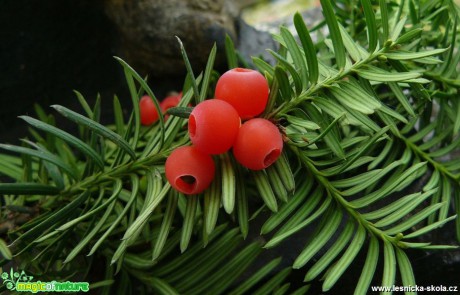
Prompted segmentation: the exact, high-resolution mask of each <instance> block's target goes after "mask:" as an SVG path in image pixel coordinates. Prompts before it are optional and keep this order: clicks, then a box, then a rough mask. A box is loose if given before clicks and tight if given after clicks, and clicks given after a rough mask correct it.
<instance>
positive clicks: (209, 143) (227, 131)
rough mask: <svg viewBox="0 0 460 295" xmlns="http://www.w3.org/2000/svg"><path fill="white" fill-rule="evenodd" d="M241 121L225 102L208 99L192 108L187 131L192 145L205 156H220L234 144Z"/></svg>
mask: <svg viewBox="0 0 460 295" xmlns="http://www.w3.org/2000/svg"><path fill="white" fill-rule="evenodd" d="M240 125H241V120H240V117H239V116H238V113H237V111H236V110H235V109H234V108H233V107H232V106H231V105H230V104H229V103H227V102H225V101H223V100H219V99H209V100H205V101H203V102H201V103H199V104H198V105H197V106H195V107H194V108H193V111H192V113H191V114H190V117H189V120H188V131H189V134H190V140H191V141H192V143H193V145H194V146H195V147H196V148H197V149H199V150H200V151H202V152H204V153H207V154H213V155H215V154H222V153H224V152H226V151H228V150H229V149H230V148H231V147H232V145H233V143H234V142H235V139H236V136H237V134H238V129H239V128H240Z"/></svg>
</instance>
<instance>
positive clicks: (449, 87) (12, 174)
mask: <svg viewBox="0 0 460 295" xmlns="http://www.w3.org/2000/svg"><path fill="white" fill-rule="evenodd" d="M356 4H359V5H356ZM321 5H322V10H323V13H324V22H322V23H320V24H319V25H318V26H316V27H314V28H309V26H308V24H305V22H304V20H303V19H302V16H301V15H300V14H296V15H294V28H293V29H295V30H289V29H288V28H287V27H280V30H279V33H278V34H275V35H274V36H273V38H274V40H276V41H277V42H278V43H279V45H280V46H279V50H277V51H276V52H275V51H270V53H271V54H272V55H273V56H274V57H275V59H276V61H277V62H276V64H275V65H270V64H268V63H267V62H266V61H264V60H263V59H261V58H258V57H254V58H253V60H252V61H253V64H254V65H255V67H256V68H257V69H258V70H260V71H261V72H262V73H264V74H265V76H266V78H267V79H268V81H269V83H270V86H271V92H270V98H269V100H270V101H269V106H268V108H267V110H266V112H265V113H264V114H263V116H264V117H265V118H268V119H270V120H272V121H274V122H277V124H278V126H279V128H280V129H281V130H282V131H283V132H284V134H285V149H284V151H283V155H282V157H281V158H280V160H279V161H277V162H276V163H275V164H274V165H272V166H270V167H269V168H268V169H266V170H263V171H256V172H249V171H247V170H245V169H243V168H242V167H241V166H239V165H237V164H236V162H235V161H234V159H233V156H232V155H231V154H225V155H222V156H219V157H216V158H215V160H216V163H217V165H218V169H217V170H218V173H217V175H216V180H215V181H214V182H213V183H212V186H211V187H210V188H209V189H208V190H207V191H205V192H204V193H203V194H202V195H194V196H184V195H182V194H180V193H178V192H176V191H174V190H172V189H171V188H170V185H169V184H168V183H167V182H166V180H165V178H164V162H165V159H166V157H167V156H168V154H169V153H170V152H171V151H172V150H173V149H174V148H176V147H178V146H181V145H185V144H189V140H188V137H187V131H186V129H184V126H185V125H186V123H187V119H186V114H187V112H185V111H184V110H186V111H187V110H188V109H186V108H185V107H187V106H188V105H189V104H190V103H192V104H195V103H197V102H199V101H202V100H203V99H205V98H206V97H209V96H210V95H212V89H213V87H212V86H213V83H214V81H215V79H216V76H217V75H218V73H217V72H215V71H214V70H213V63H214V58H215V55H216V50H215V48H213V49H212V50H211V52H210V55H209V60H208V65H207V67H206V69H204V71H203V73H201V74H200V75H198V76H196V77H195V76H194V75H193V72H192V68H191V66H190V63H189V62H188V60H187V54H186V51H185V49H184V47H183V46H182V44H181V48H182V54H183V55H184V59H185V61H186V65H187V71H188V73H189V75H188V78H187V79H186V81H185V83H184V89H183V93H184V95H183V98H182V100H181V102H180V105H179V107H183V108H177V109H175V110H174V109H173V110H171V113H172V114H173V115H172V116H170V117H169V119H168V120H167V121H166V122H164V121H163V117H161V118H160V120H159V123H158V124H156V125H154V126H153V127H149V128H147V127H142V126H141V125H140V120H139V107H138V101H139V98H140V97H141V96H142V95H143V94H144V93H145V94H147V95H150V96H151V97H153V98H155V95H154V93H153V91H152V90H151V89H150V87H149V86H148V84H147V82H146V80H145V79H143V78H142V77H141V76H139V75H138V74H137V73H136V72H135V70H134V69H132V68H131V67H130V66H129V65H128V64H127V63H126V62H124V61H123V60H121V59H119V58H117V60H118V62H119V63H120V65H121V66H122V67H123V69H124V72H125V75H126V81H127V84H128V86H129V90H130V94H131V98H132V105H131V106H121V104H120V101H119V100H118V98H117V97H114V100H113V105H114V122H113V124H112V125H107V126H105V125H102V124H101V123H99V120H100V112H101V109H100V99H99V98H98V99H97V101H96V104H95V105H94V106H90V105H88V103H87V101H86V100H85V98H84V97H83V96H82V95H81V94H80V93H78V92H76V96H77V98H78V100H79V101H80V103H81V105H82V108H83V110H84V113H83V114H80V113H77V112H75V111H72V110H70V109H68V108H66V107H64V106H60V105H54V106H52V108H53V109H54V111H53V114H47V113H45V111H44V110H43V109H42V108H40V107H38V106H37V118H32V117H29V116H22V117H21V119H23V120H24V121H25V122H26V123H28V124H29V125H31V127H32V128H31V133H30V134H31V138H29V139H24V140H22V145H20V146H12V145H7V144H1V145H0V148H1V149H3V150H4V151H5V153H3V154H1V155H0V163H1V164H0V173H1V174H3V175H5V176H6V177H8V178H9V179H11V181H10V182H4V183H0V194H1V195H2V206H3V208H2V209H1V218H2V220H7V219H8V216H9V214H11V213H12V212H13V213H18V214H19V213H26V214H29V215H30V216H31V217H32V218H30V220H28V221H27V222H26V223H25V224H23V225H21V226H18V227H17V228H15V229H14V230H12V231H10V232H9V233H8V235H7V236H4V239H3V240H0V253H1V254H2V256H3V259H2V260H1V262H0V266H2V265H5V264H6V263H8V261H9V260H11V259H13V261H14V263H15V265H17V267H19V268H20V269H23V270H27V271H28V273H29V272H30V273H31V274H34V276H35V277H40V278H41V280H42V281H45V280H46V278H51V279H52V280H70V281H72V280H73V281H85V280H88V281H91V283H92V285H91V286H90V288H100V290H101V294H114V292H116V293H119V294H149V293H151V292H152V291H153V292H155V293H158V294H204V293H206V294H249V293H250V294H267V293H270V292H273V293H276V294H304V293H306V292H307V291H308V288H309V282H311V281H313V280H321V281H322V289H323V291H328V290H330V289H331V288H332V287H334V285H336V283H337V282H338V280H339V279H340V278H341V276H342V275H343V274H344V272H346V271H347V268H348V267H349V266H350V265H351V264H353V263H354V262H355V258H356V257H357V255H358V254H360V253H361V255H364V256H365V263H364V265H363V269H362V273H361V276H360V277H359V278H357V279H356V282H354V283H355V284H356V290H355V294H366V293H367V291H368V289H369V286H370V285H371V283H373V284H377V285H382V286H392V285H393V284H395V282H396V281H398V282H402V283H403V284H404V285H415V284H416V278H415V277H414V274H413V270H412V267H411V262H410V260H409V258H408V256H407V254H406V249H420V250H430V251H436V250H437V249H450V248H456V247H457V246H456V245H434V244H432V243H431V242H430V240H429V238H430V233H431V232H432V231H434V230H438V228H440V227H442V226H443V225H444V224H446V223H447V222H455V223H456V229H457V239H458V241H460V218H459V217H458V216H459V215H460V214H459V213H460V187H459V186H460V158H459V157H458V152H459V150H460V148H459V147H460V132H459V131H460V116H459V113H460V100H459V99H458V98H459V89H460V78H459V68H458V64H459V61H460V51H459V50H458V48H459V46H458V44H459V39H458V32H457V29H458V23H457V20H458V15H459V9H458V7H457V6H455V4H454V2H453V1H449V0H443V1H414V0H407V1H404V0H403V1H371V0H361V1H359V3H357V1H346V0H343V1H328V0H322V1H321ZM322 28H327V29H328V32H329V33H328V34H327V35H326V36H322V35H321V31H322V30H320V29H322ZM312 31H315V33H316V34H317V35H318V36H319V39H318V41H317V42H315V43H314V42H313V41H312V38H311V35H310V33H311V32H312ZM296 36H298V38H297V37H296ZM179 42H180V40H179ZM226 48H227V52H226V54H227V58H228V64H229V67H230V68H233V67H236V66H238V65H240V64H241V63H242V61H241V59H240V58H239V54H238V53H237V52H236V51H235V49H234V47H233V44H232V42H231V40H230V39H227V43H226ZM155 101H156V103H157V108H158V109H159V106H158V101H157V99H156V98H155ZM123 108H127V109H130V108H132V109H133V111H132V113H131V115H130V117H129V118H128V119H127V120H126V118H125V117H124V116H123V111H122V110H123ZM181 111H184V112H182V113H181ZM55 115H58V116H63V117H65V118H66V119H68V120H70V121H73V122H74V123H75V124H76V126H78V132H77V133H78V134H70V133H69V132H67V131H65V130H62V129H61V128H59V126H57V125H56V124H55V121H56V120H55ZM184 117H185V118H184ZM455 154H457V156H456V157H455V156H452V155H455ZM254 219H257V220H261V219H262V221H263V224H262V226H261V227H260V228H256V227H257V224H256V223H255V222H253V220H254ZM307 227H308V228H309V229H310V230H311V229H312V228H313V233H312V234H311V236H309V237H307V238H306V242H305V245H304V247H303V249H302V250H301V251H300V252H299V253H296V257H297V258H296V259H295V261H294V262H293V264H292V265H289V266H285V264H283V257H278V258H275V259H273V260H271V261H266V262H265V263H266V264H265V265H263V266H260V267H259V268H258V270H257V271H256V272H254V273H253V274H251V275H249V276H244V277H242V276H241V275H242V274H243V273H244V272H245V270H246V269H248V267H250V266H251V264H252V263H253V262H254V261H255V260H256V259H257V257H258V255H259V254H260V253H262V252H263V251H271V249H273V248H275V247H277V246H278V245H279V244H280V243H282V242H285V241H287V240H288V239H289V238H290V237H292V236H293V235H296V234H304V233H302V231H304V230H305V228H307ZM250 229H251V232H260V237H261V238H258V237H253V236H251V235H249V232H250V231H249V230H250ZM7 244H9V246H7ZM363 253H364V254H363ZM13 256H14V257H13ZM379 262H380V263H379ZM380 266H381V267H382V269H378V267H380ZM293 269H300V270H301V271H303V272H304V274H305V280H304V283H302V282H293V281H291V280H290V277H289V274H290V273H291V272H292V270H293ZM377 274H382V275H381V277H377ZM95 278H96V279H95ZM236 282H238V283H236ZM349 283H350V282H349Z"/></svg>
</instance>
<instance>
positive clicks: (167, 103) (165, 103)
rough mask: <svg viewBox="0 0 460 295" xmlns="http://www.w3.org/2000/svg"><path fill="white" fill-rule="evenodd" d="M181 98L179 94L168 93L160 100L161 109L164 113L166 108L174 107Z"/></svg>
mask: <svg viewBox="0 0 460 295" xmlns="http://www.w3.org/2000/svg"><path fill="white" fill-rule="evenodd" d="M181 98H182V95H181V94H176V95H169V96H167V97H165V98H164V99H163V100H162V101H161V102H160V108H161V111H162V112H163V113H165V112H166V111H167V110H168V109H170V108H173V107H176V106H177V105H178V104H179V102H180V99H181Z"/></svg>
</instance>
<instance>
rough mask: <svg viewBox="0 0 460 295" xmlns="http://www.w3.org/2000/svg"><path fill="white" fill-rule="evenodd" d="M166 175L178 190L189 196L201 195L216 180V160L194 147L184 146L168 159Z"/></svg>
mask: <svg viewBox="0 0 460 295" xmlns="http://www.w3.org/2000/svg"><path fill="white" fill-rule="evenodd" d="M165 173H166V179H168V181H169V183H170V184H171V186H172V187H173V188H175V189H176V190H178V191H180V192H182V193H184V194H188V195H190V194H199V193H201V192H203V191H204V190H205V189H206V188H208V187H209V185H210V184H211V182H212V179H213V178H214V173H215V165H214V160H213V159H212V157H211V156H210V155H207V154H204V153H202V152H200V151H199V150H197V149H196V148H195V147H193V146H182V147H179V148H177V149H175V150H174V151H173V152H172V153H171V154H170V155H169V157H168V158H167V159H166V163H165Z"/></svg>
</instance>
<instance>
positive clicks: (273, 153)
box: [264, 149, 281, 168]
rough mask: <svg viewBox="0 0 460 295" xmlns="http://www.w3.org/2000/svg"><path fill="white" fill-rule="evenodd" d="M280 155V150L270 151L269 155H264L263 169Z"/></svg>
mask: <svg viewBox="0 0 460 295" xmlns="http://www.w3.org/2000/svg"><path fill="white" fill-rule="evenodd" d="M280 154H281V151H280V149H273V150H271V151H270V153H268V155H266V156H265V158H264V165H265V168H267V167H268V166H270V165H271V164H273V163H274V162H275V161H276V160H277V159H278V157H279V156H280Z"/></svg>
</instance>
